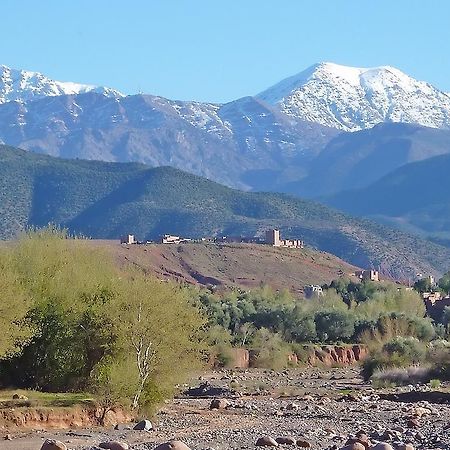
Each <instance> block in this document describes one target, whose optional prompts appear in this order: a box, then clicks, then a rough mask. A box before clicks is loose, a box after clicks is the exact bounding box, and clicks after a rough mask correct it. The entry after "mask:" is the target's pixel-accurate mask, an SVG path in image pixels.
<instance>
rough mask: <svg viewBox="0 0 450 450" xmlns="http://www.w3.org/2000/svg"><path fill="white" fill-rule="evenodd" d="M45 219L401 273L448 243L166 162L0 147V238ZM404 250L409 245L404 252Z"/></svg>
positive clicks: (437, 257) (104, 231)
mask: <svg viewBox="0 0 450 450" xmlns="http://www.w3.org/2000/svg"><path fill="white" fill-rule="evenodd" d="M49 222H52V223H56V224H59V225H62V226H64V227H68V228H69V229H70V230H71V231H73V232H76V233H82V234H84V235H87V236H91V237H95V238H110V239H118V237H119V236H120V235H122V234H125V233H135V234H136V235H137V236H139V238H141V239H144V238H150V239H151V238H156V237H158V236H159V235H161V234H163V233H173V234H180V235H182V236H186V237H202V236H222V235H244V236H253V235H255V234H259V235H261V234H262V233H263V232H264V231H265V230H266V229H267V228H269V227H280V228H281V231H282V235H284V236H285V237H299V238H302V239H304V240H305V242H306V244H307V245H309V246H311V247H313V248H317V249H320V250H323V251H327V252H329V253H332V254H335V255H337V256H339V257H340V258H342V259H344V260H346V261H348V262H350V263H352V264H354V265H356V266H359V267H375V268H380V269H381V271H382V272H383V273H385V274H389V275H391V276H393V277H397V278H402V279H407V278H408V277H414V276H415V274H416V273H418V272H419V271H420V272H423V273H432V274H435V275H439V274H442V273H443V272H444V271H446V270H447V269H448V266H449V265H450V263H449V261H450V249H448V248H445V247H442V246H440V245H436V244H434V243H431V242H428V241H425V240H421V239H419V238H416V237H412V236H410V235H407V234H404V233H402V232H399V231H393V230H392V229H389V228H386V227H383V226H381V225H376V224H374V223H371V222H368V221H365V220H359V219H354V218H350V217H348V216H346V215H344V214H342V213H339V212H337V211H335V210H332V209H329V208H327V207H325V206H322V205H319V204H317V203H314V202H311V201H305V200H300V199H298V198H295V197H290V196H287V195H283V194H275V193H253V192H242V191H238V190H233V189H230V188H228V187H225V186H222V185H220V184H217V183H215V182H212V181H209V180H206V179H204V178H200V177H198V176H195V175H192V174H188V173H186V172H182V171H180V170H177V169H174V168H170V167H160V168H148V167H147V166H144V165H141V164H136V163H105V162H98V161H84V160H64V159H59V158H53V157H50V156H45V155H37V154H33V153H30V152H26V151H23V150H18V149H13V148H10V147H6V146H0V237H2V238H11V237H14V236H15V235H16V234H17V233H18V232H19V231H20V230H22V229H24V228H25V227H27V226H30V225H34V226H45V225H46V224H48V223H49ZM411 249H414V251H411Z"/></svg>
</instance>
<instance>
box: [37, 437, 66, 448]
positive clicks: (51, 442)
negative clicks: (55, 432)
mask: <svg viewBox="0 0 450 450" xmlns="http://www.w3.org/2000/svg"><path fill="white" fill-rule="evenodd" d="M41 450H67V447H66V444H63V443H62V442H60V441H56V440H55V439H46V440H45V441H44V443H43V444H42V447H41Z"/></svg>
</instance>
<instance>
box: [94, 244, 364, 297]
mask: <svg viewBox="0 0 450 450" xmlns="http://www.w3.org/2000/svg"><path fill="white" fill-rule="evenodd" d="M92 242H94V243H96V245H102V246H106V247H107V248H108V249H110V250H111V251H112V252H113V254H114V256H115V258H116V259H117V260H118V262H119V264H121V265H124V264H129V263H131V264H135V265H137V266H139V267H141V268H144V269H145V270H147V271H148V272H149V273H153V274H154V275H156V276H157V277H158V278H162V279H174V280H177V281H181V282H186V283H189V284H202V285H208V284H210V285H215V286H218V287H224V288H225V287H242V288H246V289H248V288H253V287H257V286H260V285H261V284H267V285H269V286H271V287H273V288H274V289H283V288H287V289H289V290H292V291H294V292H299V291H302V290H303V286H304V285H305V284H323V283H328V282H330V281H331V280H332V279H334V278H337V277H339V276H342V275H343V274H350V273H352V272H354V271H355V267H353V266H351V265H349V264H347V263H346V262H344V261H342V260H340V259H339V258H337V257H335V256H333V255H330V254H328V253H325V252H317V251H313V250H310V249H283V248H273V247H270V246H266V245H254V244H210V243H208V244H203V243H200V244H181V245H168V244H166V245H163V244H149V245H120V244H119V243H118V242H116V241H92Z"/></svg>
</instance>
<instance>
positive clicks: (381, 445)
mask: <svg viewBox="0 0 450 450" xmlns="http://www.w3.org/2000/svg"><path fill="white" fill-rule="evenodd" d="M372 449H373V450H394V448H393V447H392V445H391V444H388V443H387V442H378V444H376V445H374V446H373V447H372Z"/></svg>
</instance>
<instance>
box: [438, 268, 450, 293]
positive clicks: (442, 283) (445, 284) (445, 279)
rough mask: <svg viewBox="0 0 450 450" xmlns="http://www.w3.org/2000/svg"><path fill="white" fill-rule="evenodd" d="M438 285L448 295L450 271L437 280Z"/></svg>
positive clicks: (449, 291)
mask: <svg viewBox="0 0 450 450" xmlns="http://www.w3.org/2000/svg"><path fill="white" fill-rule="evenodd" d="M438 285H439V287H440V288H441V289H442V290H443V291H444V292H445V293H446V294H449V293H450V271H449V272H447V273H445V274H444V275H443V276H442V278H440V279H439V282H438Z"/></svg>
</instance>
